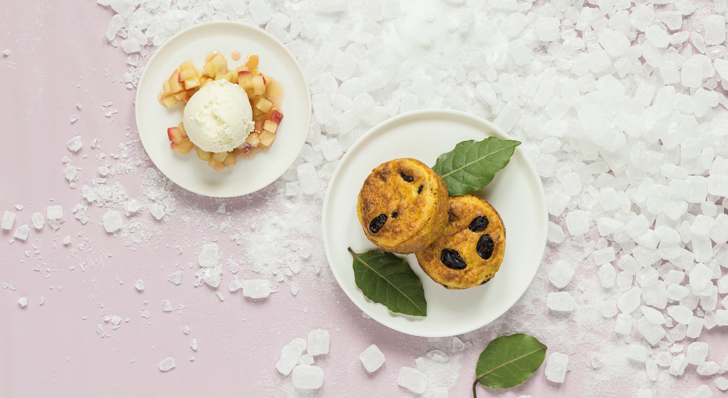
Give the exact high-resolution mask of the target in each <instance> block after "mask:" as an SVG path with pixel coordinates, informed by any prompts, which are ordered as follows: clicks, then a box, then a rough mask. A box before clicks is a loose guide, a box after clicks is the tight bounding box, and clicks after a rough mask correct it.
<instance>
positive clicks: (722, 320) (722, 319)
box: [706, 310, 728, 327]
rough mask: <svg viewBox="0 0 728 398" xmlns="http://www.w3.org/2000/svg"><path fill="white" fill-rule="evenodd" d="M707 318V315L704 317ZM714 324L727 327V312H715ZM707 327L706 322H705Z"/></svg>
mask: <svg viewBox="0 0 728 398" xmlns="http://www.w3.org/2000/svg"><path fill="white" fill-rule="evenodd" d="M706 318H707V315H706ZM715 324H716V325H718V326H728V310H718V311H716V312H715ZM706 327H707V320H706Z"/></svg>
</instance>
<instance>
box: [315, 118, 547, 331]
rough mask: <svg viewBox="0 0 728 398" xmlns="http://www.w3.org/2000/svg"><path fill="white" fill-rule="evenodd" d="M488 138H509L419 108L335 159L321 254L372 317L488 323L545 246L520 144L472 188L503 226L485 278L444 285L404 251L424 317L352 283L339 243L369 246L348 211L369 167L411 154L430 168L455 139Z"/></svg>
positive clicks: (538, 198)
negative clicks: (500, 250)
mask: <svg viewBox="0 0 728 398" xmlns="http://www.w3.org/2000/svg"><path fill="white" fill-rule="evenodd" d="M489 136H496V137H499V138H502V139H511V138H510V137H509V136H508V135H507V134H505V133H504V132H503V131H502V130H501V129H499V128H498V127H496V126H495V125H493V124H492V123H490V122H488V121H486V120H483V119H481V118H479V117H477V116H473V115H471V114H468V113H464V112H458V111H449V110H423V111H417V112H411V113H407V114H403V115H400V116H397V117H394V118H392V119H389V120H387V121H385V122H383V123H381V124H379V125H377V126H375V127H374V128H372V129H371V130H369V132H367V133H366V134H364V135H363V136H362V137H361V138H359V140H357V142H355V143H354V145H352V147H351V148H349V150H347V152H346V154H345V155H344V157H342V159H341V161H340V162H339V164H338V166H337V168H336V170H335V171H334V174H333V175H332V177H331V180H330V182H329V186H328V189H327V192H326V196H325V198H324V206H323V216H322V221H323V236H324V247H325V250H326V257H327V258H328V260H329V265H330V266H331V270H332V272H333V274H334V276H335V277H336V280H337V282H338V283H339V285H340V286H341V288H342V290H343V291H344V293H346V295H347V296H348V297H349V298H350V299H351V301H352V302H354V304H356V305H357V306H358V307H359V308H360V309H361V310H362V311H363V312H364V313H366V314H367V315H368V316H370V317H371V318H373V319H374V320H376V321H377V322H379V323H381V324H383V325H384V326H387V327H389V328H392V329H394V330H397V331H400V332H402V333H407V334H411V335H415V336H423V337H444V336H454V335H458V334H462V333H467V332H470V331H472V330H475V329H477V328H480V327H483V326H485V325H487V324H488V323H490V322H492V321H493V320H495V319H496V318H498V317H499V316H501V315H503V314H504V313H505V312H506V311H508V310H509V309H510V308H511V307H512V306H513V305H515V304H516V302H517V301H518V299H519V298H520V297H521V296H522V295H523V294H524V293H525V292H526V290H527V289H528V286H529V285H530V284H531V280H532V279H533V278H534V276H535V275H536V271H537V270H538V267H539V265H540V264H541V259H542V256H543V253H544V250H545V247H546V231H547V226H548V213H547V211H546V200H545V195H544V191H543V186H542V184H541V179H540V177H539V175H538V173H537V172H536V169H535V168H534V167H533V164H531V162H530V161H529V160H528V158H527V157H526V155H525V154H524V152H523V150H522V149H521V148H520V147H518V148H516V152H515V153H514V155H513V157H511V160H510V163H509V164H508V165H507V166H506V167H505V168H504V169H503V170H501V171H499V172H498V174H496V176H495V178H494V179H493V181H492V182H491V183H490V184H489V185H488V186H486V187H485V188H484V189H482V190H479V191H476V192H474V194H475V195H477V196H480V197H482V198H483V199H485V200H487V201H488V202H490V203H491V204H492V205H493V206H494V207H495V208H496V210H497V211H498V212H499V213H500V215H501V218H502V219H503V223H504V225H505V228H506V248H505V255H504V259H503V263H502V264H501V267H500V270H499V271H498V273H496V274H495V277H493V279H492V280H491V281H489V282H488V283H486V284H485V285H482V286H476V287H472V288H469V289H465V290H448V289H445V288H444V287H442V286H441V285H438V284H437V283H435V282H434V281H433V280H432V279H430V278H429V277H428V276H427V275H426V274H425V272H424V271H422V269H421V268H420V267H419V265H418V264H417V259H416V258H415V256H414V254H410V255H407V256H406V257H404V258H406V259H407V261H408V262H409V264H410V267H411V268H412V270H414V271H415V273H416V274H417V275H418V276H419V278H420V280H421V281H422V284H423V286H424V289H425V298H426V300H427V316H426V317H413V316H407V315H401V314H395V313H392V312H390V311H389V310H388V309H387V308H386V307H385V306H383V305H381V304H377V303H374V302H372V301H369V300H368V299H366V298H365V297H364V295H363V294H362V292H361V291H360V290H359V289H358V288H357V286H356V283H355V281H354V271H353V268H352V262H353V258H352V256H351V254H350V253H349V252H348V251H347V248H348V247H351V248H352V249H353V250H354V251H355V252H357V253H362V252H366V251H369V250H375V249H377V247H376V246H374V244H373V243H371V242H369V241H368V240H367V238H366V236H365V235H364V231H363V230H362V227H361V225H360V224H359V220H358V219H357V215H356V204H357V197H358V194H359V190H360V189H361V187H362V184H363V183H364V180H365V179H366V178H367V176H368V175H369V173H370V172H371V171H372V169H374V168H375V167H377V165H379V164H381V163H383V162H386V161H389V160H392V159H396V158H415V159H418V160H420V161H422V162H424V163H425V164H427V165H428V166H430V167H432V166H434V164H435V161H436V159H437V157H438V156H439V155H440V154H442V153H443V152H447V151H450V150H452V149H453V148H454V147H455V145H456V144H457V143H459V142H461V141H465V140H477V141H480V140H483V139H485V138H487V137H489ZM524 316H525V315H524Z"/></svg>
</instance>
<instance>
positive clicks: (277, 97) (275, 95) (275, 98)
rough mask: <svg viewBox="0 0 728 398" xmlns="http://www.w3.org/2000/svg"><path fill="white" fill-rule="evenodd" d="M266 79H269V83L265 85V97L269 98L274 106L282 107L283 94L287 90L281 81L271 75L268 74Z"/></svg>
mask: <svg viewBox="0 0 728 398" xmlns="http://www.w3.org/2000/svg"><path fill="white" fill-rule="evenodd" d="M266 80H267V81H268V84H267V85H266V86H265V97H266V98H268V101H270V102H272V103H273V107H274V108H278V109H280V108H281V103H282V102H283V96H284V95H285V93H286V91H285V90H284V88H283V85H282V84H281V82H279V81H278V80H276V79H273V78H271V77H270V76H268V78H267V79H266Z"/></svg>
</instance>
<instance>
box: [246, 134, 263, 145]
mask: <svg viewBox="0 0 728 398" xmlns="http://www.w3.org/2000/svg"><path fill="white" fill-rule="evenodd" d="M245 142H246V143H248V144H250V145H251V146H252V147H257V146H258V144H259V143H260V133H258V132H257V131H254V132H252V133H250V135H249V136H248V138H246V139H245Z"/></svg>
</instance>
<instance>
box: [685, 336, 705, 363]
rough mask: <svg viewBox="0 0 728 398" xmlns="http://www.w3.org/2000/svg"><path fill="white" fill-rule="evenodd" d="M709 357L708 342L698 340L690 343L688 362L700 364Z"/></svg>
mask: <svg viewBox="0 0 728 398" xmlns="http://www.w3.org/2000/svg"><path fill="white" fill-rule="evenodd" d="M707 357H708V343H703V342H701V341H696V342H693V343H690V345H688V354H687V358H688V363H690V364H692V365H700V364H701V363H703V362H705V358H707Z"/></svg>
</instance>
